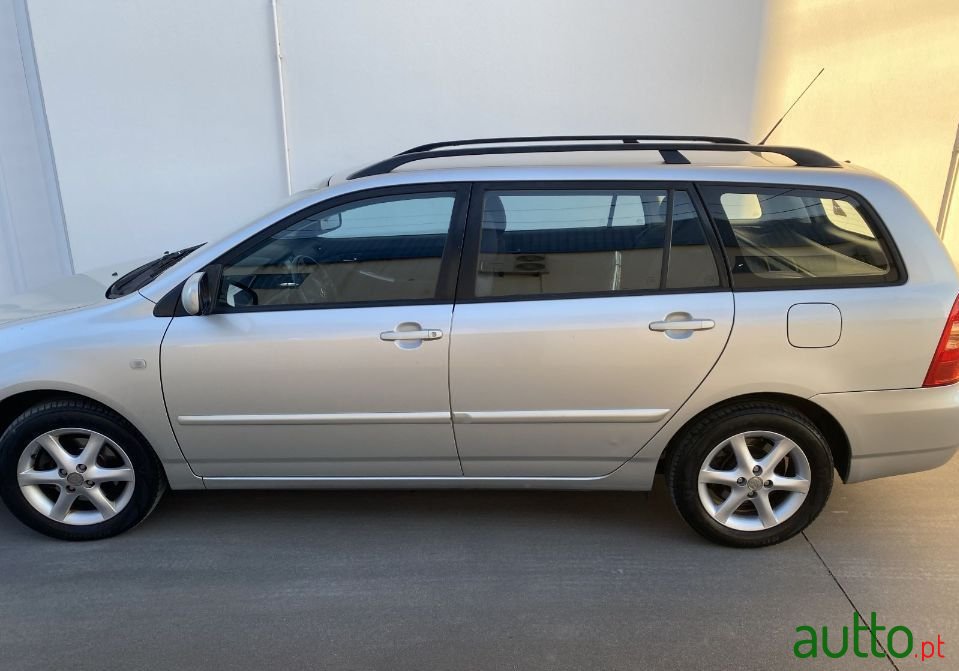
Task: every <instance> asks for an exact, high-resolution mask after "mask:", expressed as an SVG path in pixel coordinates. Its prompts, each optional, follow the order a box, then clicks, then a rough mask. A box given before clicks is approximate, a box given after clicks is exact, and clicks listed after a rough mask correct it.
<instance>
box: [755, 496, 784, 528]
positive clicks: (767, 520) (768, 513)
mask: <svg viewBox="0 0 959 671" xmlns="http://www.w3.org/2000/svg"><path fill="white" fill-rule="evenodd" d="M752 501H753V505H755V506H756V512H758V513H759V519H760V520H762V523H763V528H764V529H768V528H770V527H774V526H776V525H777V524H779V518H777V517H776V513H775V511H773V507H772V504H771V503H769V495H768V494H766V492H759V494H758V495H757V496H755V497H753V500H752Z"/></svg>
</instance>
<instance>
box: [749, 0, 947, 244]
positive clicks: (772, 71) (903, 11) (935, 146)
mask: <svg viewBox="0 0 959 671" xmlns="http://www.w3.org/2000/svg"><path fill="white" fill-rule="evenodd" d="M766 22H767V25H766V31H765V36H764V47H763V57H762V60H761V66H760V86H759V91H760V95H759V96H758V98H757V104H756V112H755V116H754V119H753V138H751V139H757V140H758V139H759V138H761V137H762V136H763V135H765V133H766V132H767V131H768V130H769V128H770V127H772V125H773V124H774V123H775V121H776V119H778V118H779V117H780V116H781V115H782V113H783V112H784V111H785V110H786V108H787V107H788V106H789V105H790V104H791V103H792V101H793V100H794V99H795V98H796V96H797V95H799V93H800V92H801V91H802V90H803V88H805V86H806V84H808V83H809V80H810V79H812V77H813V76H814V75H815V74H816V73H817V72H818V71H819V69H820V68H821V67H825V68H826V71H825V72H824V73H823V75H822V77H820V78H819V81H818V82H816V84H815V85H814V86H813V87H812V88H811V89H810V90H809V92H808V93H807V94H806V96H805V97H804V98H803V100H802V101H801V102H800V103H799V104H798V105H797V106H796V108H795V109H794V110H793V111H792V113H791V114H790V115H789V117H788V118H787V120H786V121H785V122H783V124H782V125H781V126H780V127H779V129H778V130H777V131H776V132H775V133H774V134H773V136H772V137H771V138H770V140H769V142H770V143H771V144H776V143H779V144H799V145H807V146H810V147H813V148H815V149H820V150H822V151H824V152H826V153H827V154H830V155H832V156H833V157H835V158H837V159H840V160H851V161H852V162H853V163H857V164H859V165H862V166H865V167H867V168H870V169H872V170H875V171H877V172H879V173H881V174H883V175H885V176H886V177H889V178H890V179H892V180H894V181H895V182H897V183H898V184H899V185H900V186H902V187H903V188H904V189H905V190H906V191H907V192H908V193H909V194H910V195H911V196H912V197H913V198H914V199H915V200H916V202H917V203H918V204H919V206H920V208H922V210H923V212H925V214H926V216H927V217H928V218H929V220H930V221H931V222H932V223H933V224H935V221H936V218H937V217H938V214H939V205H940V202H941V200H942V193H943V188H944V185H945V180H946V171H947V168H948V165H949V157H950V153H951V151H952V147H953V143H954V139H955V133H956V126H957V124H959V1H957V0H908V1H906V0H769V3H768V5H767V12H766ZM956 200H957V201H959V198H957V199H956ZM957 209H959V202H957V204H956V205H955V206H953V212H952V215H951V217H950V219H951V220H950V222H949V223H948V227H947V234H946V241H947V244H948V246H949V248H950V251H951V252H952V253H953V256H955V257H957V258H959V212H956V210H957Z"/></svg>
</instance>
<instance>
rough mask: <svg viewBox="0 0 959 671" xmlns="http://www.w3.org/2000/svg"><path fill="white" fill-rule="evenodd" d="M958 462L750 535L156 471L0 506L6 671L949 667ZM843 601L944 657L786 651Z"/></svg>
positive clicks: (450, 498) (511, 497) (659, 503)
mask: <svg viewBox="0 0 959 671" xmlns="http://www.w3.org/2000/svg"><path fill="white" fill-rule="evenodd" d="M957 482H959V459H957V460H954V461H953V462H951V463H950V464H949V465H947V466H946V467H944V468H942V469H939V470H937V471H933V472H930V473H924V474H918V475H911V476H904V477H900V478H895V479H889V480H883V481H876V482H870V483H864V484H859V485H851V486H842V485H840V484H839V483H838V482H837V488H836V490H834V494H833V498H832V500H831V502H830V504H829V506H828V507H827V509H826V511H825V512H824V513H823V515H822V516H821V517H820V519H819V520H818V521H817V522H816V523H815V524H814V525H813V527H812V528H811V529H810V530H809V532H808V533H807V535H805V536H799V537H797V538H795V539H793V540H791V541H789V542H787V543H785V544H782V545H780V546H777V547H774V548H769V549H765V550H760V551H740V550H732V549H728V548H721V547H717V546H714V545H711V544H709V543H707V542H705V541H703V540H700V538H699V537H698V536H696V535H695V534H693V533H692V532H691V531H689V530H688V529H687V528H686V527H685V525H684V524H683V522H682V520H680V519H679V517H678V516H677V514H676V513H675V512H674V511H673V510H672V507H671V506H670V504H669V502H668V499H667V496H666V493H665V492H664V490H663V486H662V483H658V484H657V487H658V489H657V490H656V491H654V492H653V493H652V494H650V495H648V496H647V495H644V494H631V493H556V492H302V491H301V492H253V493H244V492H189V493H187V492H184V493H177V492H174V493H172V494H168V496H167V497H166V498H165V499H164V501H163V502H162V503H161V504H160V506H159V508H158V509H157V510H156V512H155V513H154V514H153V516H152V517H151V518H150V519H149V520H147V522H145V523H144V524H143V525H141V526H140V527H138V528H137V529H135V530H134V531H132V532H130V533H128V534H126V535H123V536H120V537H119V538H115V539H111V540H108V541H101V542H97V543H86V544H70V543H63V542H58V541H53V540H49V539H46V538H44V537H42V536H39V535H37V534H35V533H33V532H31V531H29V530H27V529H26V528H24V527H21V526H20V525H19V523H17V522H16V520H14V519H13V518H12V517H11V516H10V514H9V513H8V512H7V511H6V510H5V509H3V508H0V669H3V670H5V671H6V670H14V669H56V668H69V669H171V668H189V669H193V668H197V669H206V668H209V669H243V668H253V669H262V668H267V667H274V668H276V669H286V668H304V669H390V670H392V669H497V670H507V669H524V670H525V669H591V670H592V669H658V668H662V669H710V670H721V669H793V668H807V669H819V668H823V669H859V668H864V669H865V668H870V669H891V668H895V667H898V668H899V669H906V668H928V669H937V668H938V669H950V668H959V664H957V663H956V662H955V661H954V660H955V659H957V658H959V598H957V597H959V558H957V550H959V534H957V523H959V512H957V511H959V487H957V486H956V483H957ZM851 604H855V606H856V607H857V608H858V609H859V611H860V612H862V613H863V614H864V615H865V617H866V618H867V619H868V618H869V613H870V612H872V611H875V612H876V613H877V616H878V620H879V622H880V624H885V625H887V626H895V625H905V626H908V627H909V628H910V629H911V630H912V632H913V633H914V635H915V637H916V641H917V642H916V645H917V650H916V652H918V640H919V639H923V638H931V639H935V638H936V636H937V635H941V636H942V639H943V640H944V641H945V642H946V643H945V646H944V647H943V648H941V651H942V652H943V654H945V656H946V657H945V659H933V660H929V661H926V662H920V661H919V660H918V659H915V658H912V657H909V658H906V659H902V660H890V659H888V658H885V657H883V658H874V657H868V658H866V659H861V658H857V657H856V656H855V655H854V654H853V653H852V652H851V651H850V652H849V653H847V655H846V657H844V658H843V659H837V660H833V659H825V658H823V657H822V656H821V655H820V657H819V658H818V659H816V660H797V659H795V658H794V656H793V653H792V648H793V643H794V642H795V641H796V640H797V638H799V635H798V634H797V633H796V627H797V626H799V625H810V626H814V627H816V628H817V629H818V628H820V627H822V626H823V625H826V626H828V627H829V628H830V631H831V632H836V634H838V633H839V632H840V631H841V627H842V626H844V625H847V626H851V624H852V620H853V617H854V610H853V605H851ZM831 643H832V642H831ZM897 643H898V641H897ZM835 645H838V640H837V641H836V644H834V646H833V647H835ZM954 646H955V647H954ZM893 662H895V667H894V665H893Z"/></svg>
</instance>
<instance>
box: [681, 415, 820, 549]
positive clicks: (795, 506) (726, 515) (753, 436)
mask: <svg viewBox="0 0 959 671" xmlns="http://www.w3.org/2000/svg"><path fill="white" fill-rule="evenodd" d="M811 472H812V471H811V468H810V466H809V460H808V458H807V457H806V455H805V453H804V452H803V451H802V448H800V447H799V445H797V444H796V443H795V442H793V441H792V440H790V439H789V438H787V437H786V436H783V435H782V434H779V433H774V432H772V431H746V432H743V433H738V434H736V435H734V436H730V437H729V438H727V439H726V440H724V441H722V442H721V443H719V444H718V445H717V446H716V447H715V448H713V450H712V451H711V452H710V453H709V455H708V456H707V457H706V459H705V460H704V462H703V464H702V466H701V467H700V470H699V477H698V488H699V500H700V502H701V503H702V505H703V507H704V508H705V510H706V512H707V513H708V514H709V515H710V516H711V517H712V518H713V519H714V520H716V521H717V522H719V523H720V524H722V525H723V526H726V527H729V528H730V529H735V530H737V531H760V530H763V529H770V528H772V527H775V526H777V525H779V524H782V523H783V522H785V521H786V520H787V519H789V518H790V517H792V516H793V515H794V514H796V512H797V511H798V510H799V508H800V507H801V506H802V504H803V501H805V499H806V495H807V494H808V492H809V486H810V478H811Z"/></svg>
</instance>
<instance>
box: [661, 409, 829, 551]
mask: <svg viewBox="0 0 959 671" xmlns="http://www.w3.org/2000/svg"><path fill="white" fill-rule="evenodd" d="M832 480H833V462H832V454H831V453H830V451H829V447H828V445H827V444H826V440H825V438H824V437H823V436H822V434H821V433H820V431H819V430H818V429H817V428H816V426H815V424H813V423H812V422H811V421H810V420H809V419H808V418H807V417H805V416H804V415H802V414H800V413H798V412H796V411H794V410H792V409H790V408H786V407H783V406H778V405H774V404H767V403H740V404H736V405H732V406H727V407H725V408H720V409H718V410H715V411H712V412H710V413H707V414H706V415H704V416H702V417H700V418H698V419H697V420H695V422H694V423H693V424H692V425H690V426H689V427H688V428H687V429H686V431H685V432H684V434H683V435H682V437H681V438H680V439H679V443H678V444H677V446H676V449H675V450H674V451H673V452H672V454H671V455H670V458H669V461H668V463H667V465H666V482H667V485H668V487H669V490H670V494H671V496H672V499H673V503H674V504H675V505H676V508H677V509H678V510H679V513H680V514H681V515H682V516H683V519H685V520H686V522H688V523H689V525H690V526H692V527H693V529H695V530H696V531H698V532H699V533H700V534H702V535H703V536H705V537H706V538H708V539H710V540H712V541H716V542H718V543H722V544H724V545H732V546H736V547H760V546H764V545H772V544H774V543H780V542H782V541H784V540H786V539H788V538H791V537H792V536H794V535H796V534H797V533H799V532H800V531H802V530H803V529H805V528H806V527H807V526H808V525H809V524H810V523H811V522H812V521H813V520H814V519H815V518H816V516H817V515H819V513H820V512H821V511H822V509H823V507H824V506H825V504H826V500H827V499H828V498H829V493H830V492H831V490H832Z"/></svg>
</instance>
